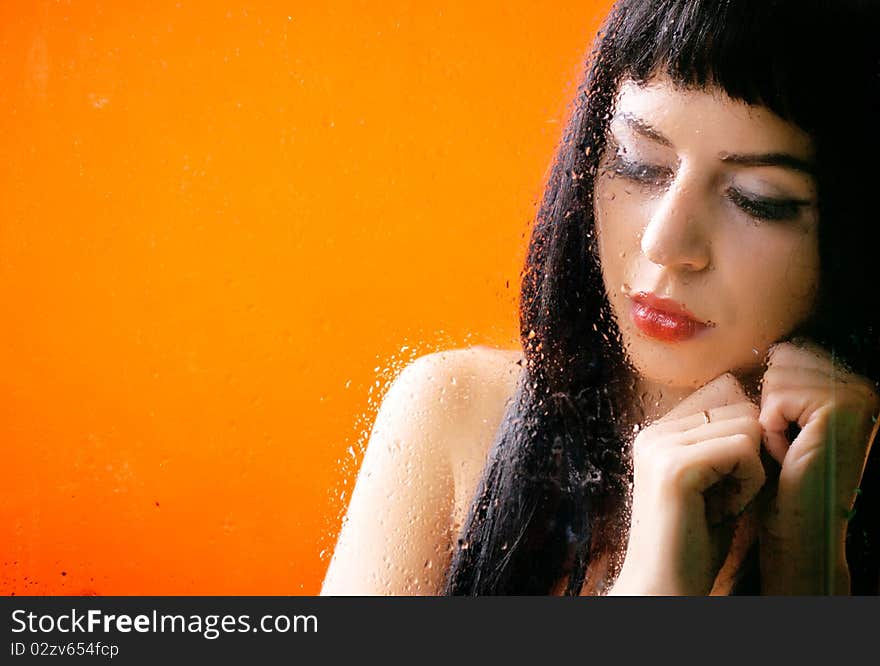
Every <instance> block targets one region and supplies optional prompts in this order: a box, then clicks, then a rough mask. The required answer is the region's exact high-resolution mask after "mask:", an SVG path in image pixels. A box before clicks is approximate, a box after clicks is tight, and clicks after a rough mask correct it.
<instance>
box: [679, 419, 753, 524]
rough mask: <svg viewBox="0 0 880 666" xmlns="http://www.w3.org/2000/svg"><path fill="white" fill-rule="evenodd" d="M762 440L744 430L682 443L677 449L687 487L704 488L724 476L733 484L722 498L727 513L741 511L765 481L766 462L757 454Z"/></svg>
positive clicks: (709, 486)
mask: <svg viewBox="0 0 880 666" xmlns="http://www.w3.org/2000/svg"><path fill="white" fill-rule="evenodd" d="M758 451H759V444H758V443H756V442H755V441H754V440H753V439H752V438H751V437H748V436H747V435H743V434H737V435H730V436H727V437H718V438H716V439H710V440H708V441H705V442H700V443H699V444H694V445H693V446H688V447H683V448H682V449H681V450H680V452H679V453H678V455H679V456H681V458H680V464H681V465H682V466H683V470H684V474H685V484H686V487H690V488H691V489H692V490H695V491H697V492H701V493H703V492H705V491H706V490H708V489H709V488H711V487H712V486H714V485H715V484H717V483H719V482H721V481H722V480H724V479H725V478H729V479H730V480H732V481H733V482H734V483H731V484H730V487H729V493H727V495H726V497H725V498H724V500H723V506H724V510H725V512H726V513H728V514H733V515H736V514H738V513H740V512H741V511H742V510H743V509H744V508H745V507H746V505H748V503H749V502H751V501H752V499H754V497H755V495H757V494H758V491H759V490H760V489H761V486H763V485H764V481H765V478H766V477H765V475H764V466H763V465H762V464H761V458H760V455H759V454H758Z"/></svg>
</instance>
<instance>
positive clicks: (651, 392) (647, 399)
mask: <svg viewBox="0 0 880 666" xmlns="http://www.w3.org/2000/svg"><path fill="white" fill-rule="evenodd" d="M695 390H696V389H694V388H691V387H689V386H685V387H681V386H667V385H665V384H658V383H656V382H652V381H650V380H648V379H644V378H639V380H638V382H637V384H636V396H637V400H639V402H640V404H641V408H642V411H643V412H644V414H645V416H644V418H645V423H644V424H643V425H647V424H649V423H653V422H654V421H656V420H657V419H659V418H662V417H663V416H664V415H666V414H667V413H669V411H670V410H671V409H672V408H673V407H675V406H676V405H677V404H678V403H680V402H681V401H682V400H683V399H684V398H686V397H687V396H689V395H690V394H691V393H693V392H694V391H695Z"/></svg>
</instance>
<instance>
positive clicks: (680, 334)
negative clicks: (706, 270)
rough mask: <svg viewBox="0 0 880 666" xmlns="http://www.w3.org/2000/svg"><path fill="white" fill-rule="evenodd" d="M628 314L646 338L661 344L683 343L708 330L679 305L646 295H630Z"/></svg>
mask: <svg viewBox="0 0 880 666" xmlns="http://www.w3.org/2000/svg"><path fill="white" fill-rule="evenodd" d="M631 299H632V308H631V310H630V315H631V316H632V320H633V323H634V324H635V325H636V327H637V328H638V329H639V330H640V331H641V332H642V333H644V334H645V335H647V336H649V337H652V338H655V339H657V340H662V341H663V342H683V341H685V340H689V339H691V338H692V337H694V336H695V335H697V334H698V333H701V332H702V331H704V330H706V329H708V328H710V326H711V324H710V323H707V322H702V321H700V320H699V319H697V318H696V317H695V316H694V315H693V314H692V313H691V312H689V311H688V310H687V308H685V307H684V306H683V305H681V304H680V303H678V302H676V301H673V300H670V299H668V298H660V297H658V296H654V295H653V294H649V293H646V292H638V293H635V294H633V295H632V296H631Z"/></svg>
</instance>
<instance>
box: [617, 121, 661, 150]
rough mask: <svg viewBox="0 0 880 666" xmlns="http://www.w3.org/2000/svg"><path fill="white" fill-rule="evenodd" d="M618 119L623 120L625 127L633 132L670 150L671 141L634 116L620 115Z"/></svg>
mask: <svg viewBox="0 0 880 666" xmlns="http://www.w3.org/2000/svg"><path fill="white" fill-rule="evenodd" d="M620 117H621V118H623V120H624V121H625V122H626V124H627V125H629V126H630V128H631V129H633V130H635V131H636V132H638V133H639V134H641V135H642V136H645V137H647V138H649V139H651V140H652V141H656V142H657V143H659V144H661V145H663V146H669V147H670V148H671V147H672V141H670V140H669V139H667V138H666V137H665V136H663V135H662V134H660V132H658V131H657V130H655V129H654V128H653V127H651V125H649V124H648V123H646V122H645V121H644V120H642V119H641V118H639V117H638V116H634V115H633V114H631V113H621V114H620Z"/></svg>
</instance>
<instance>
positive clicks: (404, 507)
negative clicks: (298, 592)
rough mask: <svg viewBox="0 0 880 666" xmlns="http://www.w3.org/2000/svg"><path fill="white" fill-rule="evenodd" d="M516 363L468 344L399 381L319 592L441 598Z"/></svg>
mask: <svg viewBox="0 0 880 666" xmlns="http://www.w3.org/2000/svg"><path fill="white" fill-rule="evenodd" d="M517 360H518V354H517V353H516V352H513V351H506V350H497V349H490V348H488V347H470V348H467V349H455V350H449V351H442V352H435V353H432V354H426V355H424V356H421V357H419V358H417V359H416V360H415V361H413V362H412V363H410V364H409V365H408V366H407V367H406V368H404V370H403V371H402V372H401V373H400V374H399V375H398V377H397V379H395V381H394V382H393V383H392V385H391V387H390V388H389V389H388V392H387V393H386V395H385V397H384V399H383V400H382V404H381V406H380V408H379V412H378V414H377V415H376V420H375V422H374V424H373V429H372V433H371V435H370V440H369V442H368V445H367V450H366V453H365V454H364V459H363V462H362V464H361V468H360V470H359V472H358V478H357V481H356V483H355V488H354V490H353V492H352V496H351V500H350V502H349V506H348V511H347V512H346V520H345V521H343V528H342V530H341V532H340V535H339V539H338V541H337V545H336V548H335V549H334V554H333V558H332V560H331V563H330V566H329V568H328V571H327V575H326V577H325V580H324V586H323V587H322V594H424V593H428V594H436V593H437V592H438V590H439V589H440V588H441V587H442V581H443V572H444V571H445V568H446V565H447V564H448V560H449V557H450V554H451V552H452V543H453V539H454V538H455V536H456V534H457V531H458V528H459V526H460V516H461V512H462V508H463V507H464V506H465V505H466V504H467V501H468V500H469V498H470V497H471V495H472V493H473V487H474V483H475V478H476V477H477V476H478V475H479V471H480V469H481V468H482V464H483V459H484V458H485V453H486V450H487V449H488V445H489V443H490V442H491V436H492V433H493V431H494V429H495V428H497V424H498V422H499V421H500V419H501V416H502V415H503V411H504V405H503V402H504V400H505V399H506V397H508V396H509V394H511V393H512V391H513V387H514V385H515V380H516V377H517V375H518V373H517V372H516V371H517V370H519V369H520V366H519V365H517V363H516V361H517ZM389 535H394V537H393V538H391V539H389ZM426 563H432V565H431V566H427V565H426Z"/></svg>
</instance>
